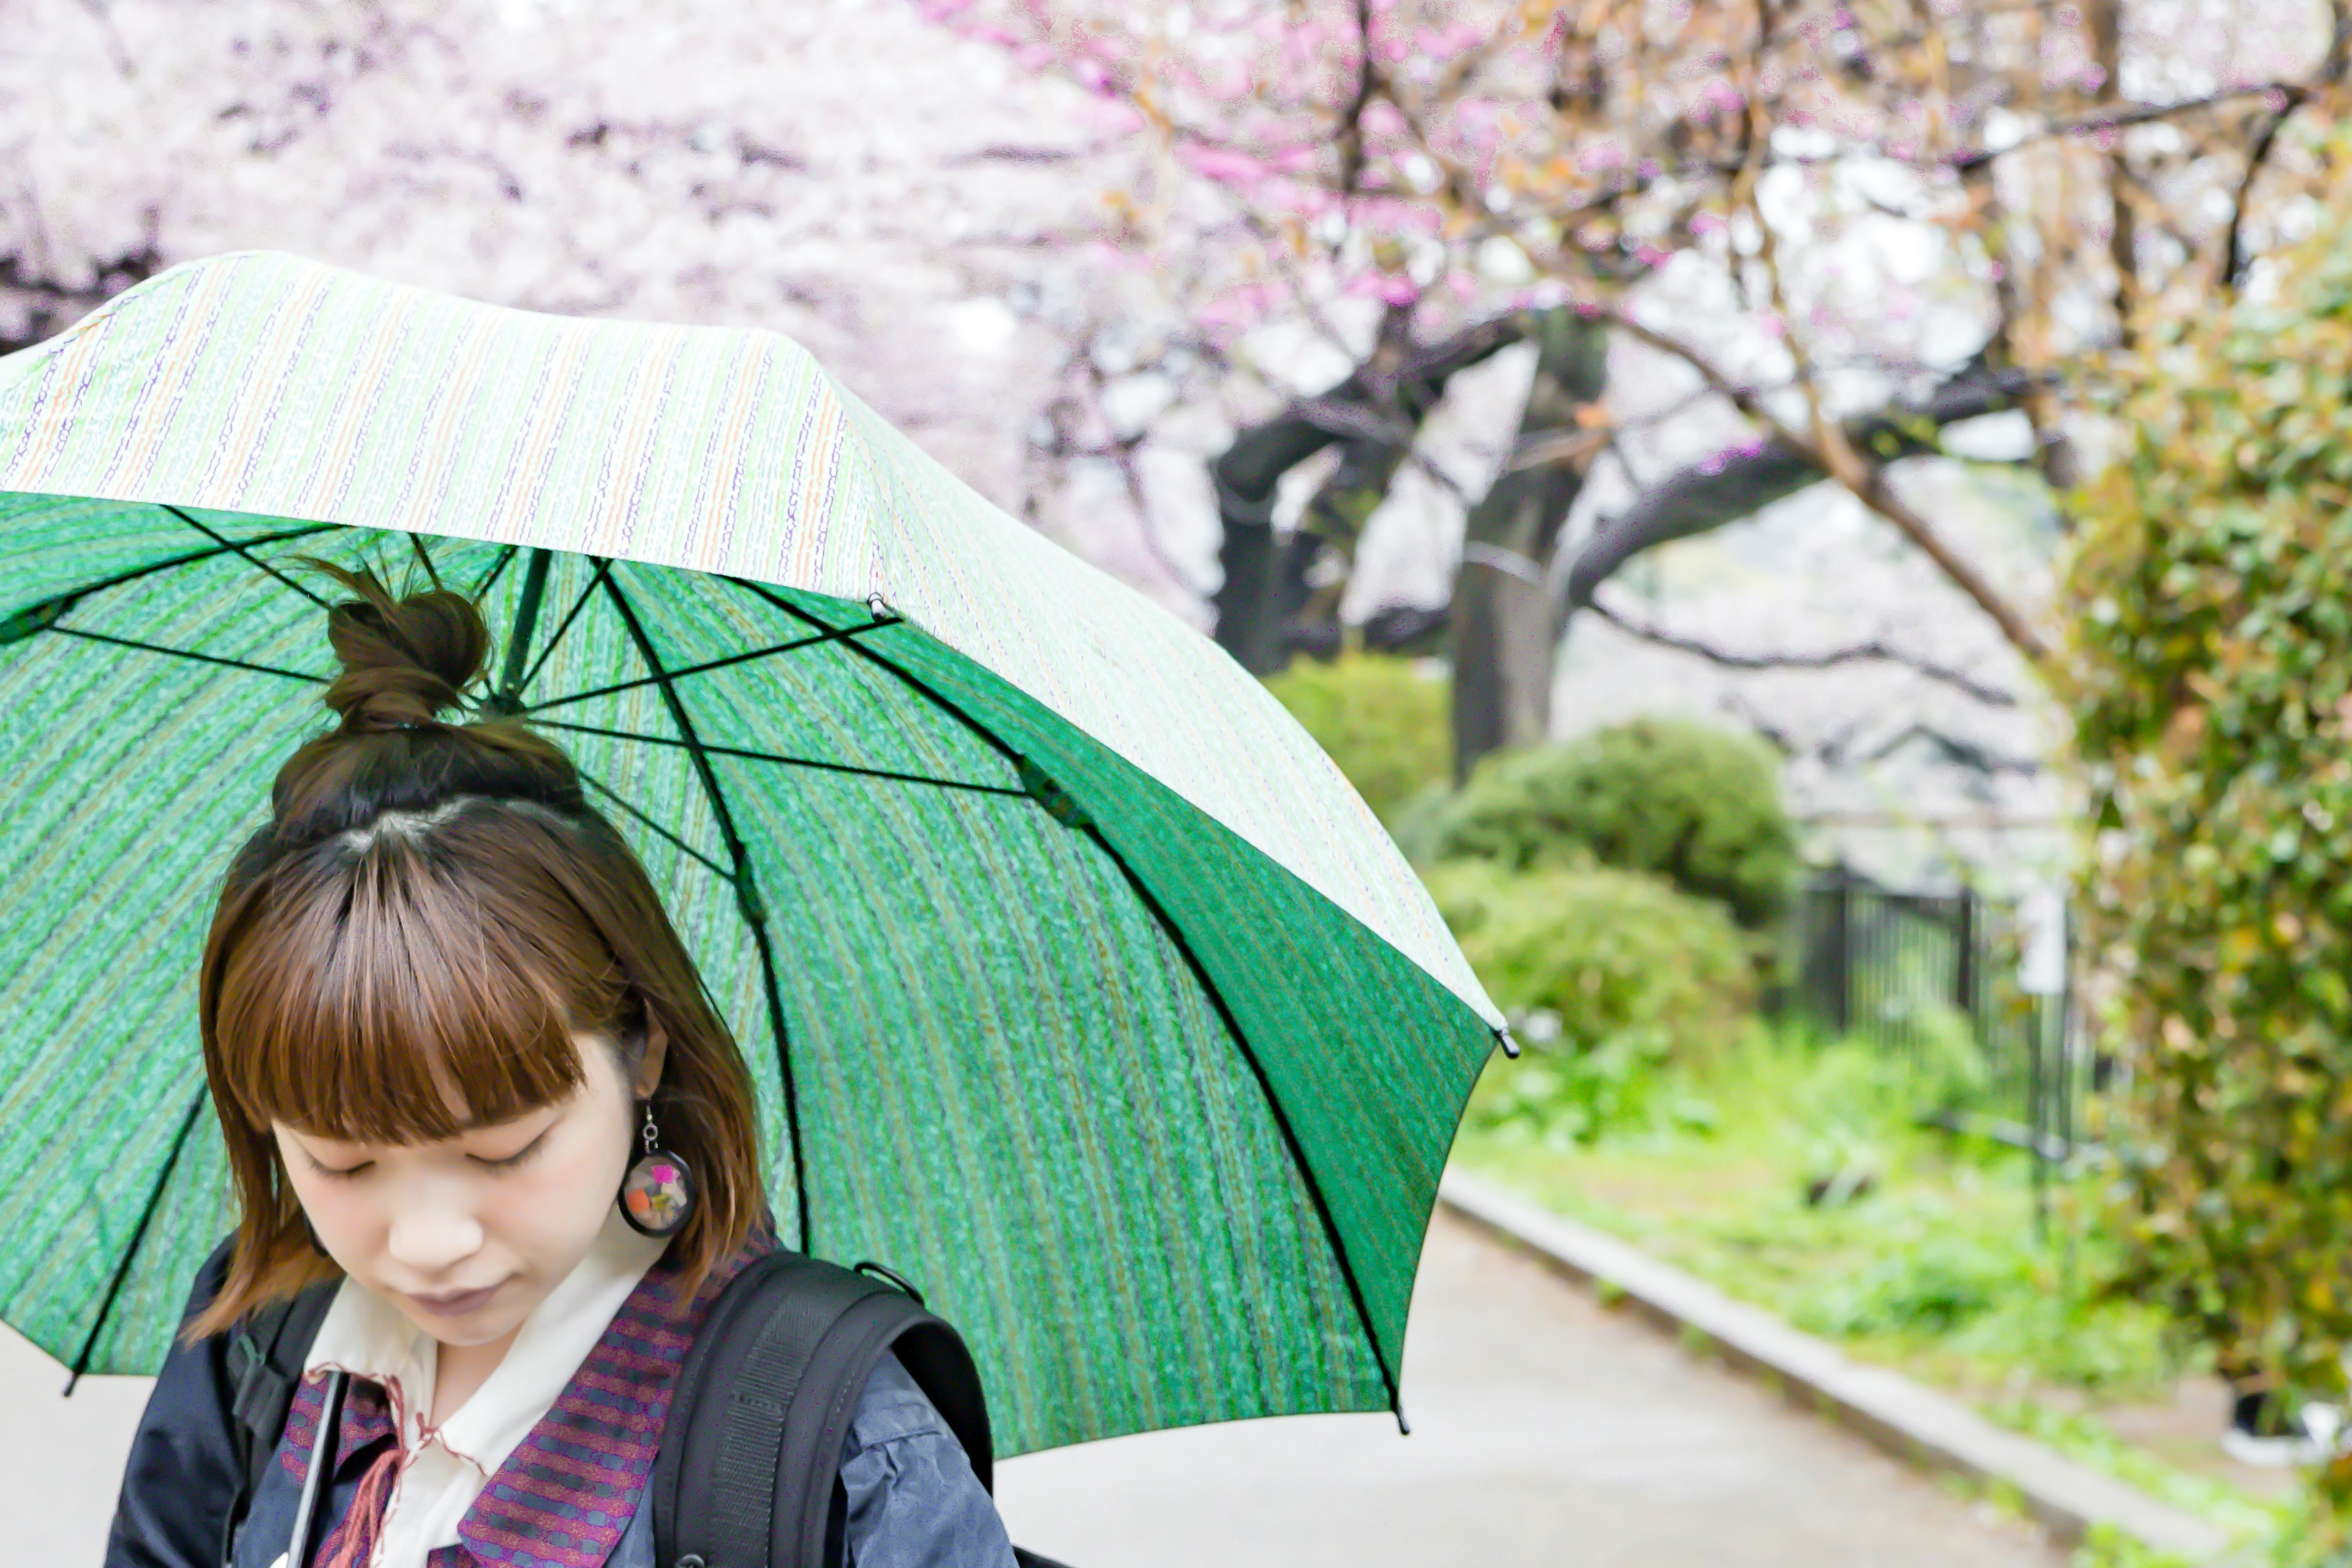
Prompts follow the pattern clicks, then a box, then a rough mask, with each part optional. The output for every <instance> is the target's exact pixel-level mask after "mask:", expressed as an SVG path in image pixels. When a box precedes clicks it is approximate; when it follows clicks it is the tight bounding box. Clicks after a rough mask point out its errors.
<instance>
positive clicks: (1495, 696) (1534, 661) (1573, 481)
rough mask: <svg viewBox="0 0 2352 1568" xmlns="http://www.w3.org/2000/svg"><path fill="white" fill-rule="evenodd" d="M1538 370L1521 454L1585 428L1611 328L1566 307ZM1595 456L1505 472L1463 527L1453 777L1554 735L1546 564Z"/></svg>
mask: <svg viewBox="0 0 2352 1568" xmlns="http://www.w3.org/2000/svg"><path fill="white" fill-rule="evenodd" d="M1534 335H1535V337H1536V340H1537V342H1538V356H1537V360H1536V373H1535V380H1534V382H1533V384H1531V385H1530V386H1529V387H1528V401H1527V405H1526V407H1525V409H1524V410H1523V411H1522V412H1521V414H1520V416H1519V436H1518V440H1517V443H1516V444H1515V447H1516V449H1517V450H1519V451H1526V450H1528V449H1529V448H1530V447H1533V446H1534V445H1535V444H1536V443H1538V442H1539V441H1542V440H1544V439H1545V438H1546V437H1554V436H1559V435H1562V434H1566V433H1568V432H1571V431H1573V430H1575V429H1576V428H1577V414H1578V412H1579V411H1580V410H1581V409H1582V408H1584V407H1585V406H1586V405H1589V404H1591V403H1595V402H1597V401H1599V400H1600V397H1601V393H1602V391H1603V390H1604V389H1605V388H1606V386H1607V384H1608V355H1609V334H1608V330H1607V328H1606V327H1604V326H1603V325H1601V323H1599V322H1596V321H1587V320H1585V319H1584V318H1583V317H1581V316H1580V315H1578V314H1577V313H1576V312H1575V311H1574V310H1569V309H1566V308H1561V309H1558V310H1549V311H1547V312H1545V313H1544V314H1543V315H1542V316H1541V317H1540V318H1538V324H1537V327H1536V331H1535V333H1534ZM1588 461H1589V459H1585V458H1579V459H1575V460H1572V461H1554V462H1548V463H1542V464H1538V465H1535V466H1531V467H1528V468H1517V467H1506V468H1505V469H1504V471H1503V472H1502V474H1501V475H1500V476H1499V477H1497V478H1496V480H1495V483H1494V485H1493V487H1492V488H1490V489H1488V490H1487V492H1486V495H1485V497H1484V498H1482V499H1481V500H1479V502H1478V504H1477V505H1476V506H1475V507H1473V508H1471V509H1470V515H1469V517H1468V519H1467V520H1466V521H1465V525H1464V528H1463V545H1462V564H1461V567H1460V568H1459V569H1458V570H1457V571H1456V573H1455V574H1454V778H1455V781H1456V782H1457V783H1458V782H1459V781H1461V780H1462V779H1465V778H1467V777H1468V776H1469V773H1470V770H1471V768H1472V767H1473V766H1475V764H1476V763H1477V761H1478V759H1479V758H1480V757H1483V756H1485V755H1486V753H1488V752H1494V751H1498V750H1500V749H1502V748H1504V747H1507V746H1523V745H1530V744H1533V743H1535V742H1539V741H1541V740H1542V739H1543V738H1544V736H1545V735H1546V734H1547V733H1548V732H1549V730H1550V721H1551V673H1552V659H1553V649H1554V647H1555V642H1556V639H1555V638H1554V636H1553V631H1552V608H1551V595H1550V594H1549V590H1548V588H1547V587H1546V584H1545V582H1544V568H1543V564H1542V563H1544V562H1547V561H1549V560H1550V559H1551V555H1552V548H1553V546H1554V544H1555V543H1556V542H1558V540H1559V530H1560V526H1561V524H1562V523H1564V522H1566V521H1567V520H1568V511H1569V508H1570V507H1571V506H1573V505H1574V504H1575V502H1576V497H1577V494H1578V492H1579V491H1580V490H1581V489H1583V488H1584V473H1585V468H1586V466H1587V463H1588Z"/></svg>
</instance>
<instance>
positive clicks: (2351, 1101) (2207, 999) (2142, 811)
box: [2062, 163, 2352, 1521]
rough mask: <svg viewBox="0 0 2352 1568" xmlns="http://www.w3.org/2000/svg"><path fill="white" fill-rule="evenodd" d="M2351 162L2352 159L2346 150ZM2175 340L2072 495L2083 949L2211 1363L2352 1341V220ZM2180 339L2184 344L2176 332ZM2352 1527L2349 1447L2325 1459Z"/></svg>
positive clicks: (2128, 1194) (2169, 1282)
mask: <svg viewBox="0 0 2352 1568" xmlns="http://www.w3.org/2000/svg"><path fill="white" fill-rule="evenodd" d="M2338 166H2339V167H2341V166H2342V165H2341V164H2340V163H2339V165H2338ZM2336 195H2337V197H2338V198H2339V199H2336V200H2334V201H2332V202H2330V203H2328V204H2326V205H2324V206H2323V207H2322V208H2321V210H2322V211H2323V212H2326V213H2330V214H2335V215H2339V216H2333V217H2331V218H2330V219H2329V220H2328V221H2326V222H2324V223H2323V224H2322V226H2321V229H2320V232H2319V233H2318V234H2317V235H2316V236H2315V237H2314V239H2313V240H2312V241H2311V243H2310V244H2308V245H2307V246H2305V247H2302V248H2301V249H2300V251H2299V252H2298V253H2297V254H2296V255H2295V256H2294V258H2291V260H2290V262H2289V264H2288V265H2287V266H2286V267H2285V268H2283V270H2282V272H2281V275H2280V285H2279V287H2278V289H2277V290H2276V291H2275V293H2274V295H2273V300H2272V301H2271V302H2269V303H2266V304H2262V305H2253V304H2239V305H2235V306H2232V307H2230V308H2227V309H2223V310H2216V311H2214V312H2213V313H2212V314H2211V315H2210V316H2209V317H2206V318H2203V319H2200V321H2196V322H2194V323H2191V324H2190V325H2189V328H2188V329H2187V330H2186V331H2183V332H2179V333H2173V334H2164V335H2160V336H2159V337H2158V341H2157V342H2156V343H2155V344H2154V346H2153V347H2152V348H2151V349H2150V350H2149V351H2148V356H2147V361H2146V363H2145V365H2144V366H2143V368H2142V371H2141V373H2140V374H2139V375H2138V376H2137V381H2136V384H2135V385H2133V386H2132V387H2131V388H2130V389H2129V391H2128V393H2127V395H2126V397H2125V398H2124V399H2123V400H2122V401H2121V403H2120V405H2119V407H2118V409H2117V410H2116V412H2117V415H2118V421H2117V426H2118V429H2119V431H2120V433H2121V434H2122V436H2123V437H2124V441H2123V446H2122V449H2121V452H2120V456H2119V460H2118V461H2117V462H2116V464H2115V465H2113V466H2112V467H2111V468H2109V469H2108V470H2107V471H2106V472H2105V474H2104V475H2103V476H2102V477H2101V478H2100V479H2099V480H2098V481H2097V482H2096V483H2095V485H2094V486H2093V487H2091V488H2090V489H2088V490H2087V491H2085V492H2084V494H2083V495H2082V496H2081V497H2079V498H2078V499H2077V500H2075V501H2074V510H2075V512H2076V513H2077V517H2078V521H2079V525H2080V526H2079V530H2078V534H2077V538H2076V541H2075V544H2074V551H2073V554H2072V558H2071V560H2070V561H2069V563H2068V564H2067V568H2066V574H2065V585H2064V595H2065V598H2064V603H2065V605H2066V606H2067V608H2068V611H2069V613H2070V616H2071V632H2072V636H2071V639H2070V640H2071V648H2070V658H2069V659H2068V661H2067V664H2066V667H2065V668H2064V669H2063V675H2062V679H2063V689H2064V694H2065V695H2066V697H2067V699H2068V700H2069V705H2070V706H2071V708H2072V710H2073V714H2074V732H2075V745H2076V747H2077V748H2078V752H2079V756H2080V760H2081V762H2082V763H2083V766H2084V774H2085V781H2086V783H2087V784H2088V787H2089V793H2090V797H2091V800H2092V802H2093V805H2094V806H2095V810H2096V813H2097V821H2098V822H2099V824H2100V826H2101V827H2102V828H2103V829H2104V831H2103V832H2102V834H2101V841H2100V843H2099V844H2098V846H2097V851H2096V853H2095V854H2093V855H2092V856H2091V857H2089V861H2090V867H2091V870H2090V875H2089V883H2090V886H2089V893H2090V898H2089V903H2090V925H2089V935H2090V937H2091V941H2092V952H2093V954H2094V956H2095V960H2096V962H2097V963H2098V964H2099V967H2100V969H2101V970H2102V972H2103V974H2102V981H2101V986H2102V989H2103V990H2104V991H2105V994H2107V995H2108V996H2109V998H2110V999H2111V1001H2110V1005H2108V1007H2107V1008H2106V1010H2105V1011H2106V1021H2107V1025H2108V1029H2109V1036H2110V1044H2111V1047H2113V1048H2115V1049H2116V1050H2117V1051H2119V1052H2121V1053H2123V1054H2124V1055H2125V1056H2126V1058H2128V1060H2129V1061H2130V1063H2131V1066H2132V1070H2131V1072H2130V1073H2129V1075H2128V1077H2127V1079H2126V1082H2127V1083H2128V1085H2129V1088H2128V1090H2127V1093H2126V1097H2125V1100H2124V1103H2123V1105H2122V1108H2121V1109H2122V1111H2123V1118H2122V1124H2121V1125H2120V1126H2119V1127H2118V1128H2117V1129H2116V1130H2115V1131H2116V1134H2117V1141H2118V1142H2120V1143H2121V1145H2122V1148H2121V1150H2120V1153H2121V1155H2122V1162H2121V1170H2122V1173H2123V1181H2122V1184H2121V1194H2120V1195H2121V1196H2122V1198H2123V1200H2124V1201H2123V1202H2122V1204H2121V1205H2120V1206H2119V1209H2118V1215H2119V1217H2120V1219H2121V1221H2122V1222H2123V1224H2124V1226H2125V1227H2126V1231H2127V1234H2128V1237H2129V1238H2130V1240H2131V1241H2132V1243H2133V1244H2135V1247H2136V1248H2137V1258H2138V1260H2139V1263H2140V1266H2141V1268H2142V1271H2143V1279H2144V1285H2145V1288H2146V1289H2147V1290H2148V1291H2149V1293H2150V1294H2151V1295H2152V1296H2153V1297H2155V1298H2156V1299H2159V1300H2163V1301H2165V1302H2166V1303H2167V1304H2168V1306H2169V1308H2170V1309H2171V1310H2172V1311H2173V1312H2174V1313H2175V1315H2176V1317H2177V1319H2178V1320H2179V1321H2180V1322H2181V1323H2183V1324H2185V1325H2187V1326H2188V1327H2189V1328H2190V1329H2191V1330H2193V1331H2195V1332H2196V1333H2198V1334H2199V1335H2200V1337H2202V1338H2203V1339H2204V1340H2206V1341H2207V1342H2209V1343H2210V1344H2211V1345H2212V1347H2213V1349H2214V1351H2215V1353H2216V1359H2217V1361H2218V1363H2219V1364H2220V1366H2221V1370H2222V1371H2223V1372H2224V1373H2233V1374H2239V1375H2243V1374H2247V1373H2262V1374H2264V1375H2267V1376H2272V1377H2277V1378H2281V1379H2283V1380H2284V1382H2285V1383H2286V1384H2287V1385H2288V1387H2289V1388H2290V1390H2291V1391H2293V1392H2295V1393H2301V1394H2318V1395H2322V1396H2326V1395H2330V1394H2340V1391H2341V1389H2342V1387H2343V1384H2344V1370H2343V1357H2344V1356H2345V1355H2346V1353H2347V1352H2352V1269H2347V1264H2346V1258H2347V1247H2352V987H2347V976H2352V226H2347V222H2346V220H2345V219H2344V218H2343V217H2342V216H2340V215H2341V214H2342V213H2343V212H2344V204H2343V202H2342V200H2341V199H2340V198H2341V197H2342V196H2343V195H2344V193H2343V192H2342V191H2340V190H2339V191H2338V192H2337V193H2336ZM2167 338H2169V340H2170V341H2166V340H2167ZM2322 1477H2323V1481H2322V1489H2323V1491H2325V1492H2326V1493H2327V1494H2329V1495H2331V1497H2332V1499H2333V1500H2334V1502H2335V1505H2336V1510H2337V1512H2336V1519H2337V1520H2338V1521H2352V1460H2338V1461H2336V1463H2335V1464H2333V1465H2331V1466H2329V1467H2327V1468H2326V1470H2324V1471H2323V1472H2322Z"/></svg>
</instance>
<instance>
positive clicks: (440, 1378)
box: [425, 1323, 522, 1426]
mask: <svg viewBox="0 0 2352 1568" xmlns="http://www.w3.org/2000/svg"><path fill="white" fill-rule="evenodd" d="M520 1332H522V1325H521V1324H520V1323H517V1324H516V1325H515V1326H514V1327H513V1328H511V1329H509V1330H508V1331H506V1333H505V1335H504V1336H503V1337H501V1338H499V1339H496V1340H492V1341H491V1342H489V1343H488V1344H480V1345H448V1344H445V1345H440V1346H439V1347H438V1349H437V1350H436V1352H435V1355H434V1363H433V1408H432V1409H431V1410H430V1411H428V1412H426V1413H425V1424H426V1425H428V1426H440V1425H441V1424H442V1423H443V1422H445V1421H446V1420H448V1419H449V1417H451V1416H452V1415H457V1412H458V1411H460V1410H462V1409H464V1408H465V1406H466V1401H467V1400H469V1399H471V1398H473V1397H474V1395H475V1394H478V1393H480V1392H481V1388H482V1384H485V1383H488V1381H489V1379H490V1373H494V1372H496V1371H498V1370H499V1363H500V1362H502V1361H504V1360H506V1359H507V1352H508V1351H509V1350H511V1349H512V1348H514V1342H515V1336H516V1335H517V1334H519V1333H520Z"/></svg>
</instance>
